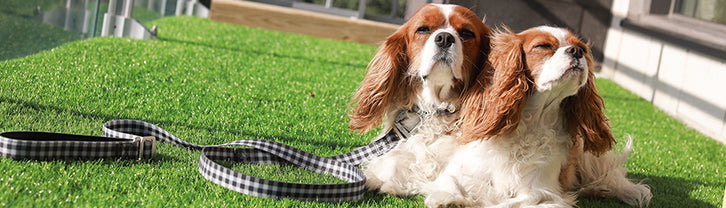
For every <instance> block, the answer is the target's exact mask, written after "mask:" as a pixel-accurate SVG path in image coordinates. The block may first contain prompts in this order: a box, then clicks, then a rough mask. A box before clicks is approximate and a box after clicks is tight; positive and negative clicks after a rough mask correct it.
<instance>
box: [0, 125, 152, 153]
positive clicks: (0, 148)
mask: <svg viewBox="0 0 726 208" xmlns="http://www.w3.org/2000/svg"><path fill="white" fill-rule="evenodd" d="M155 153H156V142H155V141H154V140H153V139H150V138H143V137H127V138H112V137H97V136H86V135H76V134H61V133H50V132H33V131H9V132H2V133H0V154H1V155H2V156H3V157H7V158H12V159H15V160H94V159H101V158H109V159H110V158H122V159H151V158H153V157H154V155H155Z"/></svg>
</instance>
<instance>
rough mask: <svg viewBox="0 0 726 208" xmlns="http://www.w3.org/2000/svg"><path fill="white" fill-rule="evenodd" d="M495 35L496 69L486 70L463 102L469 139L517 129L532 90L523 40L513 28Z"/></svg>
mask: <svg viewBox="0 0 726 208" xmlns="http://www.w3.org/2000/svg"><path fill="white" fill-rule="evenodd" d="M503 30H504V31H501V30H499V31H497V32H495V34H494V38H493V39H492V45H493V46H492V49H491V53H489V62H490V64H491V66H492V67H493V70H494V72H486V71H485V72H482V73H481V74H480V75H479V77H478V78H477V82H476V83H475V85H474V86H473V87H472V89H471V90H469V92H468V93H467V96H466V97H465V101H464V104H463V106H462V112H461V115H462V137H460V140H459V141H460V142H463V143H466V142H470V141H474V140H478V139H482V138H491V137H493V136H496V135H500V134H507V133H511V132H512V131H514V129H516V128H517V126H518V125H519V119H520V114H521V112H522V108H524V105H525V104H526V103H527V97H528V96H529V94H530V93H531V91H532V86H531V85H532V83H531V78H530V75H529V74H528V73H527V71H526V69H525V66H526V63H524V61H525V59H524V57H523V56H524V54H523V53H524V51H523V49H522V40H520V39H519V38H518V37H517V35H516V34H514V33H513V32H512V31H511V30H509V28H506V27H505V28H504V29H503Z"/></svg>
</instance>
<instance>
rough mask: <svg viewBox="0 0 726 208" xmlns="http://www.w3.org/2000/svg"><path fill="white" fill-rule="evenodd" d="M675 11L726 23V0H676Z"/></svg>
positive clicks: (675, 12)
mask: <svg viewBox="0 0 726 208" xmlns="http://www.w3.org/2000/svg"><path fill="white" fill-rule="evenodd" d="M673 13H674V14H680V15H684V16H689V17H693V18H697V19H701V20H706V21H709V22H715V23H719V24H726V0H676V1H675V3H674V5H673Z"/></svg>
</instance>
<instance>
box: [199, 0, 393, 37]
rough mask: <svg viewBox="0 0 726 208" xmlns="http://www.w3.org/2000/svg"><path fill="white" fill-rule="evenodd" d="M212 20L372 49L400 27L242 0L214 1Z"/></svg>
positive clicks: (210, 13) (210, 17)
mask: <svg viewBox="0 0 726 208" xmlns="http://www.w3.org/2000/svg"><path fill="white" fill-rule="evenodd" d="M209 19H211V20H214V21H219V22H225V23H232V24H237V25H245V26H250V27H258V28H265V29H271V30H278V31H283V32H289V33H299V34H305V35H310V36H316V37H323V38H330V39H336V40H345V41H353V42H359V43H364V44H370V45H379V44H381V43H382V42H383V41H384V40H385V39H386V38H387V37H388V36H389V35H391V34H393V33H394V32H395V31H396V30H397V29H398V27H399V25H394V24H388V23H381V22H374V21H370V20H361V19H351V18H346V17H340V16H334V15H329V14H321V13H316V12H310V11H305V10H300V9H293V8H288V7H281V6H275V5H269V4H263V3H256V2H249V1H242V0H213V1H212V5H211V9H210V11H209Z"/></svg>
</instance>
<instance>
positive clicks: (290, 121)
mask: <svg viewBox="0 0 726 208" xmlns="http://www.w3.org/2000/svg"><path fill="white" fill-rule="evenodd" d="M150 24H156V25H157V26H158V28H159V36H160V40H133V39H124V38H110V37H101V38H92V39H87V40H83V41H74V42H70V43H67V44H64V45H61V46H59V47H57V48H54V49H52V50H49V51H44V52H41V53H39V54H36V55H31V56H28V57H24V58H17V59H11V60H7V61H3V62H0V69H1V70H0V77H3V79H0V115H2V117H0V131H10V130H35V131H53V132H64V133H75V134H91V135H100V134H101V131H100V128H101V125H102V124H103V123H104V122H106V121H108V120H113V119H138V120H144V121H148V122H151V123H154V124H157V125H159V126H161V127H162V128H165V129H166V130H168V131H170V132H172V133H173V134H175V135H177V136H179V137H180V138H182V139H185V140H187V141H189V142H192V143H197V144H220V143H225V142H229V141H233V140H237V139H268V140H274V141H278V142H282V143H285V144H288V145H291V146H294V147H298V148H300V149H302V150H305V151H308V152H311V153H314V154H318V155H322V156H330V155H337V154H341V153H345V152H349V151H351V150H353V149H354V148H356V147H359V146H363V145H366V144H367V143H368V142H369V141H370V139H371V138H372V137H373V136H374V135H375V133H376V132H371V133H368V134H364V135H358V134H355V133H354V132H351V131H350V130H349V129H348V127H347V122H348V118H347V117H346V116H345V115H346V112H347V111H348V110H349V109H350V107H349V106H347V104H348V102H350V99H351V97H352V94H353V93H354V91H355V89H356V87H357V86H358V84H359V82H360V81H361V80H362V78H363V75H364V74H365V67H366V64H367V62H368V61H369V60H370V59H371V58H372V56H373V54H374V53H375V50H376V48H375V47H373V46H368V45H361V44H357V43H350V42H341V41H334V40H327V39H319V38H313V37H308V36H301V35H294V34H286V33H280V32H275V31H268V30H261V29H254V28H247V27H240V26H235V25H229V24H223V23H217V22H213V21H210V20H207V19H200V18H194V17H184V16H179V17H170V18H163V19H160V20H158V21H154V22H151V23H150ZM597 84H598V85H599V89H600V93H601V95H602V96H603V97H604V98H605V102H606V107H607V110H606V114H607V115H608V116H609V117H610V118H611V119H612V124H613V130H614V133H615V135H616V136H617V137H618V141H619V143H618V145H617V148H621V147H622V145H623V144H624V135H625V134H626V133H627V134H630V135H632V136H633V138H634V139H635V150H634V152H633V153H632V156H631V160H630V161H629V162H628V166H629V175H630V177H631V178H633V179H636V180H644V182H645V183H647V184H649V185H650V186H651V187H652V191H653V195H654V197H653V200H652V202H651V207H717V206H720V204H721V203H722V196H723V195H724V186H726V178H724V173H723V171H726V170H724V169H723V167H726V160H724V154H725V153H726V147H724V145H723V144H721V143H719V142H716V141H714V140H712V139H710V138H708V137H706V136H703V135H702V134H699V133H698V132H696V131H694V130H692V129H689V128H687V127H686V126H685V125H683V124H682V123H680V122H678V121H677V120H674V119H673V118H671V117H669V116H667V115H666V114H665V113H664V112H662V111H660V110H658V109H656V108H655V107H653V106H652V105H651V104H650V103H649V102H647V101H645V100H643V99H641V98H639V97H637V96H636V95H633V94H632V93H629V92H627V91H626V90H624V89H623V88H621V87H619V86H617V85H616V84H614V83H613V82H611V81H609V80H598V81H597ZM198 157H199V152H198V151H194V150H189V149H186V148H180V147H176V146H172V145H169V144H160V145H159V148H158V155H157V157H156V158H155V159H154V160H152V161H148V162H135V161H128V160H99V161H14V160H10V159H4V158H3V159H0V206H3V207H6V206H8V207H19V206H23V207H25V206H28V205H30V206H39V207H56V206H73V207H91V206H93V207H96V206H98V207H111V206H114V207H115V206H121V207H127V206H144V207H162V206H164V207H166V206H189V207H200V206H202V207H217V206H236V207H239V206H242V207H421V206H423V197H422V196H411V197H395V196H389V195H384V194H377V193H374V192H368V193H367V194H366V196H365V197H364V199H362V200H360V201H356V202H347V203H319V202H301V201H294V200H273V199H267V198H258V197H251V196H246V195H242V194H239V193H237V192H234V191H231V190H227V189H225V188H223V187H221V186H218V185H216V184H214V183H212V182H209V181H207V180H205V179H204V178H203V177H202V176H201V175H200V174H199V173H198V172H197V169H198V167H197V162H198ZM227 165H228V166H231V167H233V169H235V170H238V171H241V172H243V173H248V174H250V175H256V176H261V177H265V178H268V179H276V180H283V181H288V182H305V183H338V182H339V181H338V180H337V179H335V178H332V177H330V176H325V175H318V174H315V173H310V172H307V171H305V170H302V169H300V168H293V167H289V166H258V165H255V166H250V165H239V164H227ZM579 200H580V202H579V203H578V205H579V206H581V207H625V205H624V204H621V203H619V202H617V201H616V200H610V199H608V200H591V199H586V198H581V199H579Z"/></svg>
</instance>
